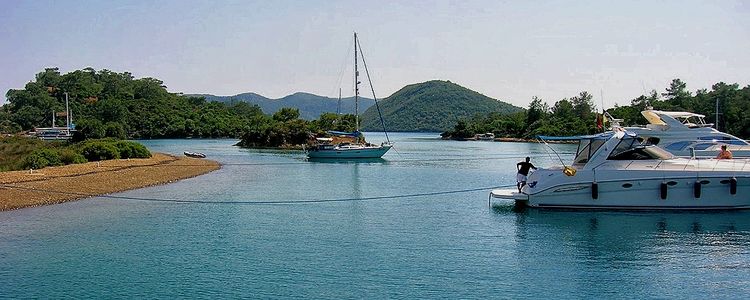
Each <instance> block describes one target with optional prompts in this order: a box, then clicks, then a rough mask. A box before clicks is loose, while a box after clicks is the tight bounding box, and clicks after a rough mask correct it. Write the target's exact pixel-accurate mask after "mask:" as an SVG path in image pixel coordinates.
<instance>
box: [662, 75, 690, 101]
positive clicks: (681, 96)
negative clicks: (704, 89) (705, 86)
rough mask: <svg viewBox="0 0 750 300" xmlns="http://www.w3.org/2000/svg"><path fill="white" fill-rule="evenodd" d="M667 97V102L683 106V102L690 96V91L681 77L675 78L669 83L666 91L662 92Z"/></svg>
mask: <svg viewBox="0 0 750 300" xmlns="http://www.w3.org/2000/svg"><path fill="white" fill-rule="evenodd" d="M662 96H664V97H665V98H666V99H667V102H668V103H670V104H671V105H673V106H674V107H675V108H682V107H683V102H685V100H687V99H688V98H690V92H689V91H688V90H687V84H686V83H684V82H682V80H680V79H679V78H675V79H673V80H672V82H671V83H670V84H669V87H668V88H667V92H666V93H662Z"/></svg>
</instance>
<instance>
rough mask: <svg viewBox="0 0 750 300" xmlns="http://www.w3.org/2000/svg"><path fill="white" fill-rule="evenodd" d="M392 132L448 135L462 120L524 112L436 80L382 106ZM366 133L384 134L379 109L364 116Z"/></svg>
mask: <svg viewBox="0 0 750 300" xmlns="http://www.w3.org/2000/svg"><path fill="white" fill-rule="evenodd" d="M378 105H379V106H380V110H381V113H382V115H383V120H384V121H385V127H386V129H387V130H388V131H432V132H435V131H445V130H448V129H450V128H451V127H452V126H453V125H454V124H456V122H457V121H458V120H460V119H466V118H471V117H473V116H474V115H475V114H477V113H478V114H487V113H492V112H498V113H503V114H507V113H514V112H518V111H520V110H521V108H518V107H515V106H513V105H510V104H508V103H505V102H502V101H498V100H495V99H492V98H490V97H487V96H485V95H482V94H480V93H477V92H475V91H472V90H469V89H467V88H464V87H462V86H459V85H457V84H455V83H452V82H450V81H440V80H433V81H428V82H424V83H419V84H412V85H408V86H406V87H404V88H402V89H401V90H399V91H397V92H396V93H394V94H393V95H391V96H390V97H388V98H385V99H383V100H382V101H380V102H378ZM361 120H362V123H361V124H362V128H363V129H364V130H371V131H382V130H383V125H382V124H381V123H380V117H379V116H378V112H377V108H376V107H375V106H372V107H370V108H368V109H367V111H365V113H364V114H362V117H361Z"/></svg>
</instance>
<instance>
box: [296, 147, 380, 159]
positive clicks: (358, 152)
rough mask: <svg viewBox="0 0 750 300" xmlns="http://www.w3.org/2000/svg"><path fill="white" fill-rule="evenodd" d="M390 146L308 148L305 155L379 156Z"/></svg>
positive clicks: (335, 157)
mask: <svg viewBox="0 0 750 300" xmlns="http://www.w3.org/2000/svg"><path fill="white" fill-rule="evenodd" d="M391 147H392V146H391V145H382V146H374V147H362V148H343V149H342V148H333V149H310V150H309V151H307V157H309V158H333V159H350V158H380V157H382V156H383V155H384V154H385V153H386V152H388V150H390V149H391Z"/></svg>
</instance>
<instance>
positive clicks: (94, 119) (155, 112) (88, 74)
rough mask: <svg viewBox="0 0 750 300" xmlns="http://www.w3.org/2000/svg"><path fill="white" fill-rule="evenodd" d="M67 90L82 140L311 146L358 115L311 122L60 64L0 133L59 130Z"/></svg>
mask: <svg viewBox="0 0 750 300" xmlns="http://www.w3.org/2000/svg"><path fill="white" fill-rule="evenodd" d="M65 94H67V95H68V98H69V106H70V110H71V112H72V117H73V121H74V124H75V129H76V132H75V136H74V140H75V141H82V140H87V139H98V138H104V137H113V138H118V139H123V138H132V139H152V138H186V137H214V138H215V137H235V138H240V137H248V141H250V142H249V143H247V144H248V145H250V144H256V145H258V146H259V147H260V146H262V147H278V146H281V145H283V144H293V143H303V142H304V141H306V140H307V138H308V135H310V134H315V133H317V132H320V131H325V130H334V129H337V130H351V129H352V128H353V127H354V126H353V123H354V121H353V115H341V116H340V115H336V114H323V115H321V117H320V118H319V119H318V120H313V121H306V120H302V119H300V113H299V110H297V109H294V108H284V109H282V110H280V111H278V112H277V113H275V114H273V115H265V114H263V111H262V110H261V109H260V108H259V107H258V106H257V105H252V104H248V103H245V102H232V103H228V104H225V103H220V102H208V101H206V100H205V98H203V97H192V96H185V95H182V94H181V93H171V92H168V91H167V89H166V86H164V83H163V82H162V81H161V80H158V79H155V78H149V77H147V78H140V79H136V78H134V77H133V75H132V74H131V73H129V72H122V73H118V72H113V71H110V70H106V69H104V70H99V71H97V70H94V69H92V68H85V69H82V70H76V71H73V72H69V73H67V74H61V73H60V71H59V69H58V68H47V69H45V70H44V71H42V72H40V73H38V74H37V75H36V77H35V80H33V81H30V82H29V83H27V84H26V85H25V87H24V88H23V89H18V90H16V89H12V90H9V91H8V92H7V94H6V97H7V99H8V102H9V103H8V104H6V105H4V106H2V107H1V108H0V132H3V133H17V132H20V131H29V130H32V129H34V128H38V127H51V126H52V122H53V114H55V113H61V112H64V111H65ZM54 125H55V126H65V117H57V118H56V119H55V124H54Z"/></svg>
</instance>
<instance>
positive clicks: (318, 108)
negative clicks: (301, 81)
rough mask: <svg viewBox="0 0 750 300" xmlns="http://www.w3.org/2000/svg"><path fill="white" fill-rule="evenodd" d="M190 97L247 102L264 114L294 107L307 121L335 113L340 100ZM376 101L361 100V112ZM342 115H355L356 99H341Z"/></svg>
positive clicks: (310, 96) (312, 96)
mask: <svg viewBox="0 0 750 300" xmlns="http://www.w3.org/2000/svg"><path fill="white" fill-rule="evenodd" d="M189 96H200V97H204V98H206V101H209V102H211V101H216V102H222V103H226V104H234V103H237V102H246V103H249V104H255V105H258V106H259V107H260V108H261V109H262V110H263V112H264V113H266V114H273V113H275V112H277V111H279V110H281V109H282V108H284V107H293V108H296V109H299V113H300V117H301V118H302V119H305V120H313V119H317V118H318V117H319V116H320V114H322V113H335V112H336V107H337V106H338V101H339V100H338V99H336V98H329V97H324V96H318V95H315V94H310V93H301V92H298V93H294V94H292V95H289V96H286V97H283V98H279V99H269V98H266V97H263V96H261V95H258V94H255V93H243V94H238V95H234V96H214V95H209V94H194V95H189ZM373 104H375V101H373V100H372V99H368V98H362V97H360V98H359V111H360V112H363V111H365V110H366V109H367V108H369V107H370V106H372V105H373ZM341 113H343V114H353V113H354V97H348V98H342V99H341Z"/></svg>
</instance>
